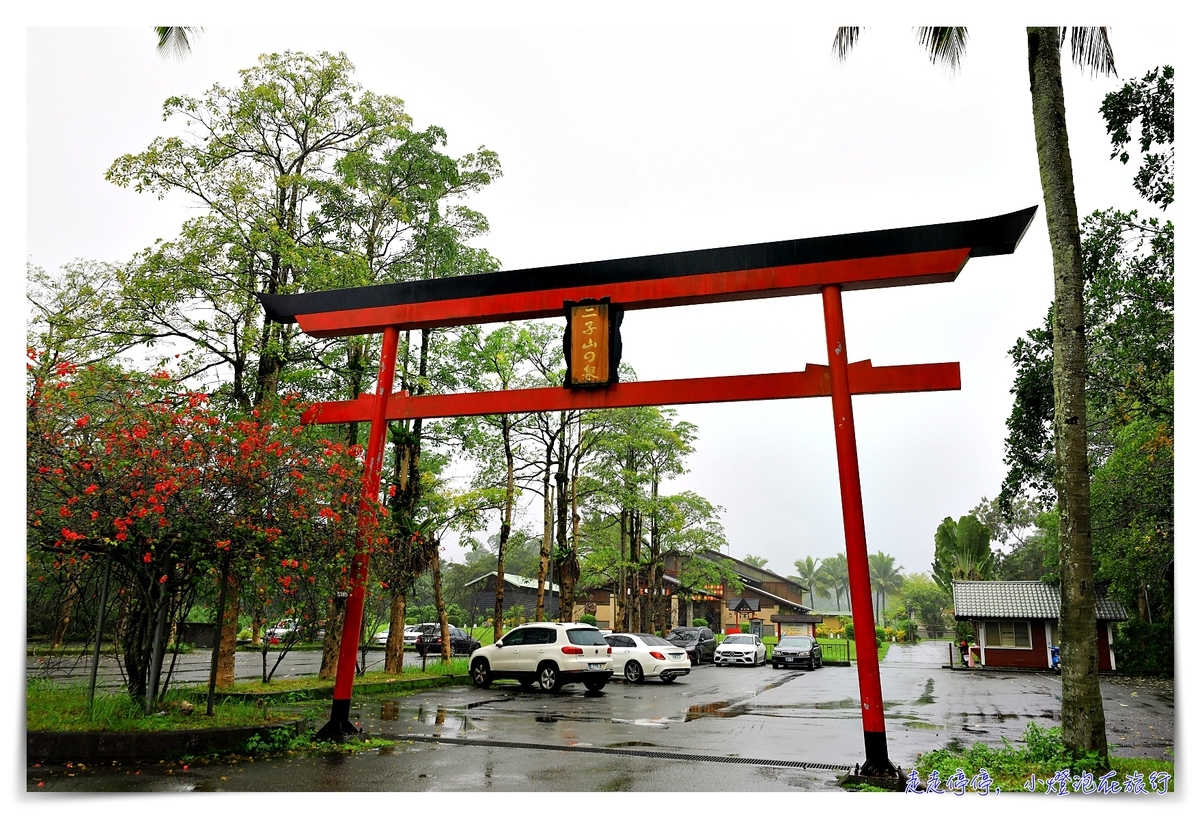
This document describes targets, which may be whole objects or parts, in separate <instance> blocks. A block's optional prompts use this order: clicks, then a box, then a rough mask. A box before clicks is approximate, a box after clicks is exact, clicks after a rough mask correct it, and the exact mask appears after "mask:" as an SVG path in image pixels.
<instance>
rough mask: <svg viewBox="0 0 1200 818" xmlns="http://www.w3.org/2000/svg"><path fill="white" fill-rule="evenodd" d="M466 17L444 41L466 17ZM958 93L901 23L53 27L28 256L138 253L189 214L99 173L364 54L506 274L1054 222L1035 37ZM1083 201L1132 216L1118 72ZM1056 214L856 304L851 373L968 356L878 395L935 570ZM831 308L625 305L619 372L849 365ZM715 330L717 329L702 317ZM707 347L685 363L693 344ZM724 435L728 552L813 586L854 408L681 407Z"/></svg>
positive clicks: (874, 503) (878, 410) (992, 419)
mask: <svg viewBox="0 0 1200 818" xmlns="http://www.w3.org/2000/svg"><path fill="white" fill-rule="evenodd" d="M444 22H448V21H444ZM970 33H971V38H970V43H969V50H968V53H967V57H966V60H965V61H964V64H963V66H962V69H961V70H960V71H959V72H958V73H957V74H956V75H950V74H949V73H948V72H947V71H945V70H943V69H939V68H935V67H932V66H931V65H930V64H929V63H928V61H927V60H926V58H925V57H924V56H923V54H922V52H921V51H920V49H919V48H918V47H917V46H916V45H915V42H914V37H913V35H912V33H911V30H910V29H909V28H908V27H906V26H903V25H891V26H875V27H872V28H871V29H869V30H868V31H867V32H866V33H865V34H864V36H863V38H862V41H861V43H860V45H859V47H858V48H857V49H856V51H855V52H854V53H853V54H852V55H851V57H850V59H849V60H847V61H846V62H845V63H843V64H839V63H838V62H837V61H836V60H835V59H834V58H833V57H832V56H831V52H830V44H831V42H832V36H833V28H832V26H831V25H829V24H825V23H819V24H814V23H812V22H810V21H805V20H803V19H798V18H787V19H785V20H784V21H783V22H781V24H778V25H765V24H746V25H743V26H714V25H696V26H692V25H686V24H683V25H670V26H665V25H646V26H642V25H621V26H609V27H606V28H601V29H596V28H588V27H585V26H577V25H575V26H557V25H553V24H551V25H533V24H532V21H531V24H529V25H517V24H512V23H510V24H507V25H500V26H481V27H465V26H463V27H460V26H453V25H444V26H419V27H391V26H379V27H372V28H351V27H332V28H331V27H323V28H286V27H278V26H270V27H258V28H247V27H229V26H226V25H215V26H211V27H209V28H208V29H207V30H206V31H205V32H204V33H203V35H202V36H200V38H199V39H198V40H197V42H196V44H195V49H194V52H193V53H192V55H191V56H190V57H188V58H187V59H185V60H183V61H182V62H166V61H163V60H162V59H161V58H159V57H158V56H157V54H156V53H155V49H154V38H153V34H152V32H151V31H150V30H149V29H148V28H147V27H146V26H140V27H133V28H66V27H44V28H31V29H30V30H29V32H28V61H27V66H28V86H27V89H28V91H27V92H28V116H29V119H28V148H27V158H28V195H27V202H28V213H27V218H28V224H27V236H28V241H27V254H28V259H29V260H30V261H32V262H33V263H34V264H37V265H39V266H42V267H45V268H48V269H53V268H57V267H58V266H60V265H61V264H63V263H65V262H68V261H70V260H72V259H75V258H85V259H98V260H104V261H111V262H121V261H123V260H125V259H127V258H129V257H130V255H131V254H132V253H134V252H135V251H137V250H139V249H141V248H143V247H146V246H148V245H149V244H151V243H152V242H153V241H154V240H155V239H157V238H169V237H171V236H172V235H173V234H174V232H175V230H176V228H177V227H178V225H179V223H180V221H181V220H182V219H183V218H184V217H185V216H186V215H187V206H188V205H189V204H190V203H189V202H187V201H185V200H184V199H183V198H182V197H180V198H173V197H168V198H167V199H166V200H164V201H159V200H157V199H155V198H154V197H153V196H150V195H146V194H137V193H135V192H133V191H132V190H128V189H121V188H117V187H116V186H114V185H111V184H109V183H107V182H105V181H104V178H103V177H104V171H105V170H106V168H107V167H108V166H109V164H110V163H111V162H112V160H113V159H115V158H116V157H117V156H119V155H121V154H123V153H126V152H136V151H140V150H141V149H143V148H144V147H146V145H147V144H148V143H149V142H150V140H151V139H153V138H154V137H155V136H157V135H165V134H171V133H175V132H177V130H176V129H177V128H178V127H179V126H178V125H177V123H174V122H167V123H164V122H163V121H162V117H161V113H160V112H161V104H162V102H163V100H164V99H165V98H166V97H167V96H168V95H171V94H179V93H188V94H196V95H199V94H200V93H202V92H203V91H204V90H205V89H206V88H208V87H210V86H211V85H212V84H214V83H222V84H227V85H232V84H236V82H237V75H236V72H237V70H238V69H240V68H245V67H248V66H250V65H252V64H253V63H254V61H255V59H256V57H257V56H258V55H259V54H261V53H264V52H269V51H282V50H285V49H292V50H297V51H318V50H327V51H332V52H337V51H344V52H345V53H346V54H347V55H348V56H349V57H350V59H351V60H352V61H353V62H354V63H355V65H356V66H357V69H358V70H357V74H356V77H357V79H358V81H359V82H361V84H362V85H363V86H364V87H365V88H369V89H371V90H374V91H377V92H381V93H387V94H394V95H397V96H399V97H401V98H403V99H404V100H405V101H406V103H407V106H408V111H409V113H410V114H411V115H412V116H413V117H414V119H415V121H416V124H417V126H418V127H420V126H424V125H427V124H438V125H441V126H443V127H444V128H445V129H446V130H447V132H448V133H449V137H450V149H451V151H452V152H454V153H462V152H466V151H468V150H472V149H474V148H476V147H477V146H480V145H486V146H487V147H489V148H491V149H493V150H495V151H497V152H498V153H499V156H500V160H501V163H502V166H503V169H504V177H503V178H502V179H500V180H499V181H497V182H495V183H494V184H493V185H492V186H491V187H490V188H489V189H487V190H486V191H485V192H484V193H482V194H481V195H479V196H477V197H475V199H474V200H473V202H472V204H473V205H474V206H475V207H477V208H478V209H480V210H481V211H482V212H483V213H485V214H486V215H487V216H488V218H489V219H490V221H491V227H492V229H491V233H490V235H488V236H486V237H485V238H483V239H482V240H480V241H479V242H478V243H479V244H481V245H482V246H485V247H487V249H488V250H490V251H491V252H492V253H493V254H494V255H495V256H496V257H498V258H499V259H500V261H501V263H502V264H503V266H504V267H506V268H518V267H529V266H537V265H543V264H554V263H562V262H572V261H585V260H593V259H604V258H616V257H622V256H630V255H641V254H647V253H658V252H667V251H676V250H688V249H698V248H705V247H714V246H724V245H731V244H741V243H747V242H760V241H771V240H777V239H788V238H799V237H807V236H821V235H828V234H833V233H844V232H858V231H863V230H871V229H877V228H888V227H901V226H910V225H920V224H931V223H937V222H943V221H955V220H960V219H972V218H979V217H985V216H991V215H996V214H1000V213H1006V212H1009V211H1012V210H1016V209H1019V208H1024V207H1028V206H1030V205H1034V204H1036V205H1039V206H1040V205H1041V203H1042V202H1041V192H1040V188H1039V183H1038V172H1037V163H1036V155H1035V151H1034V142H1033V129H1032V122H1031V116H1030V102H1029V92H1028V75H1027V70H1026V55H1025V40H1024V32H1023V30H1022V29H1021V28H1020V26H1018V25H1014V24H1003V23H999V24H991V25H984V26H976V27H972V28H971V30H970ZM1112 43H1113V46H1114V50H1115V53H1116V58H1117V65H1118V68H1119V70H1120V74H1121V77H1131V76H1141V75H1142V74H1144V73H1145V72H1146V71H1147V70H1148V69H1150V68H1152V67H1154V66H1156V65H1160V64H1163V63H1170V62H1172V61H1173V50H1174V48H1173V40H1172V38H1171V36H1170V31H1169V30H1144V29H1134V28H1121V27H1114V28H1113V31H1112ZM1065 74H1066V79H1065V84H1066V96H1067V108H1068V119H1069V132H1070V138H1071V150H1072V157H1073V159H1074V163H1075V177H1076V183H1077V198H1078V204H1079V211H1080V213H1081V214H1086V213H1088V212H1090V211H1091V210H1093V209H1094V208H1098V207H1107V206H1119V207H1137V206H1142V207H1143V210H1145V209H1146V206H1145V204H1144V203H1142V202H1139V201H1138V200H1137V198H1136V196H1135V194H1134V192H1133V190H1132V187H1131V185H1130V178H1131V176H1132V170H1131V169H1130V168H1126V167H1123V166H1121V165H1120V164H1119V163H1118V162H1116V161H1110V160H1109V158H1108V154H1109V149H1108V143H1107V138H1106V136H1105V133H1104V125H1103V121H1102V119H1101V118H1100V116H1099V114H1098V113H1097V108H1098V106H1099V104H1100V100H1101V99H1102V97H1103V96H1104V94H1105V93H1106V92H1108V91H1111V90H1113V89H1115V88H1117V87H1118V86H1119V84H1120V80H1118V79H1115V78H1114V79H1093V78H1091V77H1089V76H1086V75H1083V74H1082V73H1081V72H1080V71H1078V70H1077V69H1068V70H1066V72H1065ZM1051 282H1052V280H1051V272H1050V254H1049V247H1048V243H1047V239H1046V229H1045V222H1044V217H1043V215H1042V212H1041V210H1040V209H1039V213H1038V215H1037V217H1036V218H1035V221H1034V223H1033V225H1032V227H1031V228H1030V230H1029V232H1028V233H1027V235H1026V237H1025V239H1024V241H1023V242H1022V244H1021V245H1020V247H1019V248H1018V250H1017V252H1016V254H1014V255H1011V256H1000V257H993V258H985V259H976V260H973V261H971V262H970V263H969V264H968V265H967V267H966V269H965V271H964V273H963V274H962V275H961V276H960V278H959V280H958V281H957V282H956V283H953V284H939V285H929V286H921V287H909V288H901V289H888V290H876V291H869V292H861V293H848V294H846V296H845V297H844V308H845V313H846V323H847V346H848V349H849V352H850V360H859V359H863V358H870V359H872V360H873V361H874V362H875V363H876V364H881V365H882V364H910V363H922V362H936V361H959V362H961V369H962V384H963V388H962V391H960V392H951V393H926V394H907V395H890V396H869V397H859V398H856V399H855V413H856V423H857V429H858V442H859V454H860V463H861V471H862V483H863V495H864V506H865V511H866V522H867V539H868V548H869V549H870V550H871V551H872V552H873V551H875V550H883V551H885V552H887V553H889V554H893V555H895V557H896V559H897V562H898V563H899V564H901V565H903V566H904V567H905V569H906V570H910V571H920V570H927V569H928V567H929V563H930V561H931V559H932V539H933V532H934V530H935V529H936V527H937V525H938V523H939V522H940V521H941V520H942V518H944V517H946V516H947V515H949V516H954V517H955V518H957V517H958V516H960V515H962V514H965V513H966V512H967V511H968V510H969V509H970V508H971V507H972V506H974V505H975V504H976V503H977V502H978V501H979V500H980V499H981V498H982V497H984V496H988V497H990V496H993V495H995V494H996V492H997V491H998V489H999V485H1000V481H1001V479H1002V477H1003V475H1004V471H1005V467H1004V464H1003V462H1002V457H1003V441H1004V435H1005V427H1004V421H1005V418H1006V417H1007V415H1008V412H1009V408H1010V405H1011V403H1010V396H1009V394H1008V390H1009V388H1010V386H1011V382H1012V374H1013V373H1012V368H1011V365H1010V362H1009V359H1008V357H1007V354H1006V353H1007V350H1008V349H1009V348H1010V347H1011V346H1012V344H1013V342H1014V341H1015V340H1016V339H1017V338H1018V337H1019V336H1020V335H1021V334H1022V333H1023V332H1025V331H1026V330H1028V329H1029V328H1031V327H1033V326H1035V325H1036V324H1038V323H1039V322H1040V321H1041V320H1042V318H1043V316H1044V315H1045V312H1046V310H1047V307H1048V305H1049V302H1050V297H1051V288H1052V283H1051ZM820 316H821V312H820V299H819V298H818V297H816V296H802V297H794V298H787V299H774V300H767V301H752V302H741V303H736V304H725V305H712V306H704V307H689V308H674V309H668V310H654V311H639V312H634V313H630V314H629V315H628V316H627V318H626V321H625V324H624V330H623V335H624V341H625V353H624V360H625V361H627V362H628V363H630V364H632V365H633V366H634V367H635V369H636V370H637V372H638V375H639V378H640V379H642V380H649V379H659V378H672V377H691V376H700V375H723V374H737V373H749V372H776V371H789V370H793V369H801V368H803V367H804V365H805V363H807V362H814V363H824V362H825V348H824V335H823V325H822V321H821V317H820ZM697 325H702V326H705V327H709V328H711V331H710V332H709V333H707V334H699V335H698V334H697V333H696V332H694V331H693V330H692V329H690V328H691V327H694V326H697ZM684 338H686V339H687V342H686V343H684V342H683V341H682V339H684ZM679 416H680V417H681V418H684V419H687V420H689V421H691V422H693V423H695V424H697V426H698V427H699V443H698V447H697V451H696V453H695V455H694V456H693V457H692V458H691V460H690V466H691V471H690V473H689V474H688V475H686V476H685V477H683V478H681V479H679V480H678V481H676V482H675V483H674V484H673V485H671V486H670V487H669V489H670V490H682V489H692V490H694V491H697V492H699V493H701V494H703V495H704V496H705V497H707V498H709V499H710V500H711V501H713V502H714V503H717V504H719V505H721V506H723V507H724V508H725V514H724V516H723V520H724V523H725V527H726V531H727V534H728V537H729V542H730V553H731V554H733V555H734V556H738V557H742V556H744V555H745V554H747V553H754V554H758V555H762V556H764V557H767V558H769V560H770V562H769V567H771V568H773V569H775V570H777V571H779V572H781V573H788V572H790V571H791V570H792V562H793V561H794V560H796V559H797V558H800V557H804V556H806V555H812V556H815V557H826V556H830V555H832V554H834V553H836V552H838V551H840V550H842V548H843V535H842V522H841V515H840V511H839V496H838V489H837V485H838V484H837V471H836V458H835V453H834V443H833V430H832V413H831V408H830V406H829V402H828V401H827V400H824V399H807V400H793V401H781V402H767V403H758V404H754V403H741V404H723V405H714V406H696V407H681V408H680V409H679Z"/></svg>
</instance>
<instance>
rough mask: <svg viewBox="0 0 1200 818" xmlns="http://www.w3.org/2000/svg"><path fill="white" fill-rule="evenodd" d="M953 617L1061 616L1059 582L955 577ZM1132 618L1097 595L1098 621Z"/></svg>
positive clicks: (1115, 602) (1028, 617) (1110, 601)
mask: <svg viewBox="0 0 1200 818" xmlns="http://www.w3.org/2000/svg"><path fill="white" fill-rule="evenodd" d="M952 587H953V605H954V619H955V620H956V621H959V622H970V621H974V620H983V619H1058V617H1059V612H1060V608H1061V604H1062V601H1061V596H1060V593H1059V589H1058V586H1057V585H1054V584H1052V583H1047V582H1039V581H1034V580H1009V581H1000V580H972V581H964V580H956V581H955V582H954V583H953V585H952ZM1128 618H1129V615H1128V614H1127V613H1126V611H1125V608H1124V607H1123V606H1122V605H1121V603H1119V602H1117V601H1116V600H1112V599H1107V598H1105V597H1103V596H1100V595H1097V596H1096V620H1097V621H1100V622H1122V621H1125V620H1127V619H1128Z"/></svg>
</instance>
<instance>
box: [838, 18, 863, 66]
mask: <svg viewBox="0 0 1200 818" xmlns="http://www.w3.org/2000/svg"><path fill="white" fill-rule="evenodd" d="M861 34H862V29H861V28H859V27H858V26H839V27H838V30H837V34H835V35H834V37H833V53H834V56H836V57H837V58H838V59H839V60H844V59H846V57H848V56H849V55H850V49H852V48H854V44H855V43H857V42H858V38H859V35H861Z"/></svg>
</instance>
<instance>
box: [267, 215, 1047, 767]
mask: <svg viewBox="0 0 1200 818" xmlns="http://www.w3.org/2000/svg"><path fill="white" fill-rule="evenodd" d="M1036 210H1037V208H1036V207H1032V208H1028V209H1026V210H1021V211H1017V212H1014V213H1009V214H1005V215H1003V216H994V217H991V218H987V219H978V220H975V221H965V222H952V223H947V224H938V225H925V226H921V227H906V228H897V229H893V230H878V231H871V232H866V233H850V234H842V235H837V236H823V237H819V238H809V239H796V240H791V241H780V242H770V243H765V244H751V245H741V246H737V247H724V248H718V249H712V250H694V251H688V252H682V253H665V254H661V255H653V256H640V257H636V258H626V259H615V260H609V261H598V262H586V263H581V264H566V265H559V266H553V267H539V268H534V269H528V270H510V271H503V272H498V273H486V274H482V275H473V276H460V277H455V278H444V279H434V280H429V281H411V282H402V283H396V284H383V285H377V286H373V287H356V288H352V289H344V290H330V291H325V292H315V293H300V294H296V295H272V294H266V293H261V294H259V296H258V297H259V300H260V301H261V302H262V304H263V307H264V309H265V310H266V313H267V316H268V317H269V318H270V319H272V320H275V321H280V322H284V323H292V322H296V323H299V325H300V328H301V329H302V330H304V332H306V333H307V334H309V335H312V336H315V337H322V338H329V337H339V336H347V335H363V334H368V333H376V332H382V333H383V349H382V352H381V354H380V361H379V377H378V380H377V383H376V388H375V394H374V395H362V396H360V397H359V398H358V399H356V400H353V401H336V402H329V403H322V404H318V405H316V406H314V407H313V409H312V410H310V412H309V414H308V415H306V417H305V420H306V422H309V423H348V422H351V421H357V422H365V421H370V423H371V431H370V437H369V443H368V446H367V456H366V463H365V466H364V473H363V482H362V492H363V497H364V499H365V498H378V496H379V484H380V474H381V469H382V465H383V452H384V438H385V431H386V427H387V422H388V421H389V420H401V419H413V418H429V417H450V416H462V415H491V414H504V413H508V412H532V411H554V410H564V409H612V408H617V407H627V406H647V405H676V404H686V403H716V402H723V401H744V400H774V399H782V398H801V397H817V396H830V397H832V399H833V417H834V432H835V441H836V445H837V457H838V476H839V483H840V488H841V497H842V521H843V525H844V527H845V532H846V560H847V563H848V568H849V574H850V599H851V606H852V608H853V618H854V630H855V646H856V648H857V654H858V680H859V695H860V700H861V706H862V718H863V740H864V745H865V751H866V761H865V762H864V764H863V765H862V769H861V773H862V774H863V775H894V774H895V768H894V767H893V766H892V764H891V762H890V761H889V759H888V752H887V736H886V733H885V729H884V719H883V694H882V690H881V687H880V679H879V662H878V659H877V654H876V649H875V621H874V616H873V613H872V607H871V582H870V571H869V568H868V565H867V539H866V528H865V524H864V521H863V508H862V491H861V487H860V483H859V473H858V450H857V444H856V442H855V435H854V415H853V411H852V406H851V395H864V394H880V393H893V392H920V391H937V390H950V389H959V388H960V382H959V371H958V364H957V363H941V364H917V365H910V366H884V367H875V366H872V365H871V362H870V361H869V360H867V361H859V362H857V363H854V364H848V363H847V351H846V333H845V327H844V323H843V315H842V291H843V290H862V289H872V288H879V287H897V286H906V285H910V284H930V283H938V282H949V281H953V280H954V279H955V278H957V276H958V274H959V272H961V270H962V268H963V266H964V265H965V264H966V263H967V260H968V259H970V258H972V257H975V256H987V255H1000V254H1009V253H1012V252H1014V251H1015V250H1016V247H1017V244H1019V243H1020V240H1021V238H1022V237H1023V236H1024V234H1025V231H1026V229H1027V228H1028V227H1029V224H1030V222H1031V221H1032V219H1033V214H1034V212H1035V211H1036ZM816 293H820V294H821V299H822V303H823V306H824V317H825V341H826V347H827V349H828V355H829V364H828V365H827V366H825V365H817V364H808V365H807V366H806V367H805V369H804V370H803V371H801V372H789V373H778V374H767V375H736V376H730V377H718V378H690V379H685V380H668V381H649V382H635V383H624V384H622V383H615V382H613V383H608V384H605V385H602V386H599V387H595V386H593V387H590V388H586V389H562V388H556V387H550V388H543V389H520V390H508V391H501V392H480V393H467V394H453V395H423V396H417V397H414V396H410V395H408V394H407V393H406V392H399V393H393V392H392V383H393V380H394V376H395V368H396V350H397V346H398V340H399V336H400V331H401V330H409V329H425V328H431V327H451V326H460V325H463V324H483V323H494V322H500V321H515V320H521V319H531V318H547V317H552V316H561V315H563V314H564V313H567V314H568V315H569V312H568V310H569V309H570V307H571V306H572V305H574V304H578V303H579V302H581V301H582V302H585V303H597V302H601V301H603V302H605V303H607V304H609V305H611V306H610V308H612V309H613V310H614V314H615V318H616V322H617V324H619V320H620V314H621V312H622V311H624V310H635V309H651V308H655V307H672V306H682V305H688V304H706V303H713V302H718V301H735V300H743V299H751V298H774V297H780V296H790V295H809V294H816ZM617 337H618V341H617V344H616V348H615V350H613V355H614V356H615V357H616V358H619V356H620V344H619V336H617ZM615 368H616V367H615V362H614V364H613V370H614V371H615ZM364 508H365V506H364ZM367 576H368V557H367V555H366V553H365V549H364V548H363V547H362V543H361V541H360V542H359V543H357V544H356V550H355V556H354V565H353V570H352V574H351V591H350V594H349V597H348V599H347V603H346V619H345V624H344V626H343V630H342V641H341V651H340V654H339V656H338V668H337V677H336V680H335V683H334V692H333V703H332V708H331V712H330V720H329V722H328V723H327V724H326V725H325V727H324V728H322V731H321V732H322V734H324V735H346V734H352V733H356V732H358V730H357V728H355V727H354V725H353V724H351V723H350V720H349V714H350V698H351V694H352V693H353V689H354V672H355V652H356V649H357V645H358V633H359V630H360V628H361V626H362V612H363V602H364V597H365V592H366V582H367Z"/></svg>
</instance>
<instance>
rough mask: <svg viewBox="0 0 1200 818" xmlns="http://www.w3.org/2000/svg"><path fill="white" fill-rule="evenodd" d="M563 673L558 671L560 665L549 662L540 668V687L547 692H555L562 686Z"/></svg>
mask: <svg viewBox="0 0 1200 818" xmlns="http://www.w3.org/2000/svg"><path fill="white" fill-rule="evenodd" d="M562 684H563V683H562V675H561V674H559V672H558V665H554V664H551V663H550V662H547V663H546V664H544V665H542V666H541V667H540V668H538V687H540V688H541V689H542V690H544V691H546V692H547V693H555V692H557V691H558V689H559V688H561V687H562Z"/></svg>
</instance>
